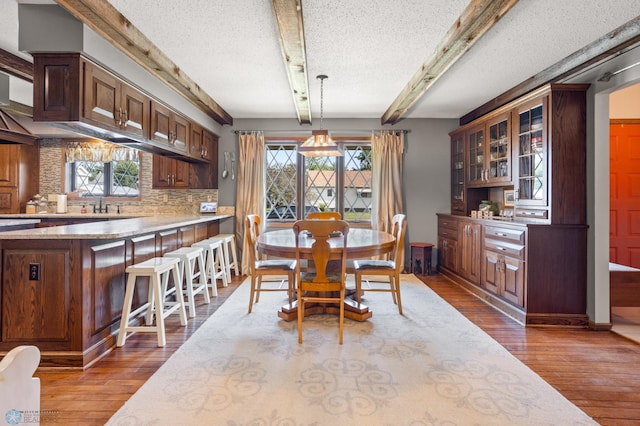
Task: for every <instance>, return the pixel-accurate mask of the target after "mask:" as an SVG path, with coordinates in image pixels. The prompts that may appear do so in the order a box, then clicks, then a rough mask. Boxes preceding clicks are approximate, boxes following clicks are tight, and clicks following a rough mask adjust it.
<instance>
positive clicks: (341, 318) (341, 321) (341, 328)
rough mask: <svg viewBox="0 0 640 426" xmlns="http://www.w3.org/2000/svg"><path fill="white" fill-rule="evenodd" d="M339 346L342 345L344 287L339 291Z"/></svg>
mask: <svg viewBox="0 0 640 426" xmlns="http://www.w3.org/2000/svg"><path fill="white" fill-rule="evenodd" d="M340 300H341V302H340V344H342V334H343V332H344V285H343V286H342V290H340Z"/></svg>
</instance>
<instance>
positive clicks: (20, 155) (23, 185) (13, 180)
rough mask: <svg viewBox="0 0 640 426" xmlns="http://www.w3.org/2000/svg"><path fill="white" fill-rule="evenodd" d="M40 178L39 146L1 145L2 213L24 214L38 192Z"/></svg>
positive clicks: (0, 189)
mask: <svg viewBox="0 0 640 426" xmlns="http://www.w3.org/2000/svg"><path fill="white" fill-rule="evenodd" d="M39 176H40V155H39V148H38V146H37V144H36V145H24V144H0V213H1V214H9V213H24V211H25V209H26V205H27V201H29V200H30V199H31V198H32V197H33V196H34V195H35V194H36V193H37V192H38V186H39Z"/></svg>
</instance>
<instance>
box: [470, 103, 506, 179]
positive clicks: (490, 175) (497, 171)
mask: <svg viewBox="0 0 640 426" xmlns="http://www.w3.org/2000/svg"><path fill="white" fill-rule="evenodd" d="M467 134H468V137H467V140H468V157H467V185H468V186H476V187H484V186H495V185H501V184H504V183H505V182H506V183H509V182H510V181H511V143H510V126H509V114H501V115H499V116H496V117H494V118H493V119H491V120H488V121H486V122H485V123H483V124H482V125H480V126H478V127H474V128H472V129H470V131H469V132H468V133H467Z"/></svg>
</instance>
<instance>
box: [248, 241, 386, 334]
mask: <svg viewBox="0 0 640 426" xmlns="http://www.w3.org/2000/svg"><path fill="white" fill-rule="evenodd" d="M338 240H339V239H336V241H333V242H332V240H329V244H330V245H331V244H338ZM312 243H313V238H309V237H307V236H306V235H302V234H301V235H300V245H301V257H302V258H304V259H311V244H312ZM394 245H395V237H394V236H393V235H391V234H389V233H387V232H382V231H374V230H372V229H367V228H350V229H349V234H348V236H347V258H348V259H349V260H353V259H367V258H371V257H373V256H378V255H382V254H386V253H389V252H391V251H392V250H393V247H394ZM257 246H258V250H259V251H260V252H261V253H264V254H267V255H269V256H275V257H282V258H287V259H295V258H296V242H295V236H294V234H293V230H292V229H291V228H287V229H280V230H277V231H269V232H264V233H263V234H261V235H260V237H259V238H258V242H257ZM353 294H355V288H353V289H349V288H347V293H346V295H345V306H344V308H345V313H344V314H345V316H346V317H347V318H351V319H353V320H356V321H364V320H366V319H368V318H371V315H372V312H371V310H370V309H369V307H368V306H366V305H364V304H363V303H358V302H357V301H356V300H355V299H353V298H352V297H351V296H353ZM304 312H305V316H306V315H314V314H320V313H326V314H333V315H338V314H339V313H340V307H339V306H333V305H325V304H317V305H313V306H305V309H304ZM297 315H298V306H297V303H296V302H294V303H292V304H286V305H285V306H283V307H282V308H281V309H280V311H278V316H279V317H280V318H282V319H284V320H286V321H292V320H295V319H297Z"/></svg>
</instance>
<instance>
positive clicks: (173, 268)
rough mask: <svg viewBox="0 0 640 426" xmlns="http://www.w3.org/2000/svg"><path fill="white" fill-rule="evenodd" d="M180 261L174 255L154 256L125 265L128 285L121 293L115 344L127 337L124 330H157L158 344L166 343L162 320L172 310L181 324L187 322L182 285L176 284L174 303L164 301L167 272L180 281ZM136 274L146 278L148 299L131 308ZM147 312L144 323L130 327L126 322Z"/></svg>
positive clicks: (120, 342)
mask: <svg viewBox="0 0 640 426" xmlns="http://www.w3.org/2000/svg"><path fill="white" fill-rule="evenodd" d="M179 263H180V260H179V259H178V258H176V257H153V258H151V259H148V260H145V261H144V262H140V263H136V264H135V265H130V266H128V267H127V269H126V272H127V274H128V278H127V288H126V290H125V295H124V304H123V306H122V317H121V318H120V331H119V332H118V341H117V346H123V345H124V344H125V341H126V340H127V332H130V331H131V332H135V331H137V332H146V333H156V334H157V335H158V346H160V347H163V346H164V345H165V344H166V336H165V327H164V319H165V318H166V317H168V316H169V315H171V314H173V313H178V315H179V316H180V325H183V326H185V325H187V315H186V312H185V309H184V296H183V295H182V286H180V285H177V286H176V290H175V292H176V300H175V302H172V301H166V300H165V296H166V294H165V293H166V290H167V283H168V282H169V274H172V275H173V280H174V282H176V283H179V282H180V280H179V273H178V264H179ZM138 277H149V298H148V299H147V302H146V303H145V304H143V305H142V306H140V307H139V308H137V309H136V310H134V311H131V305H132V302H133V293H134V290H135V287H136V280H137V278H138ZM145 310H146V311H147V314H146V325H144V326H130V325H129V321H130V320H131V319H132V318H133V317H135V316H136V315H138V314H139V313H140V312H143V311H145ZM154 315H155V317H156V318H155V325H153V317H154Z"/></svg>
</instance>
